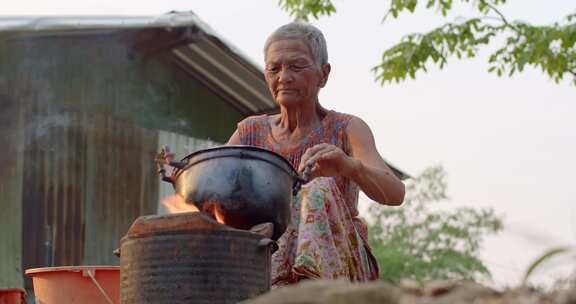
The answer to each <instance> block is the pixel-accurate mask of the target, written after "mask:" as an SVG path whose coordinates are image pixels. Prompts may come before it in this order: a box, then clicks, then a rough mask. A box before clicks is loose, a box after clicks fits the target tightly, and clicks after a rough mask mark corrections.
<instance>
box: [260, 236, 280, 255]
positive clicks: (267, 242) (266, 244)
mask: <svg viewBox="0 0 576 304" xmlns="http://www.w3.org/2000/svg"><path fill="white" fill-rule="evenodd" d="M266 248H270V253H274V252H276V250H278V244H277V243H276V242H274V241H273V240H271V239H269V238H263V239H261V240H260V241H258V249H266Z"/></svg>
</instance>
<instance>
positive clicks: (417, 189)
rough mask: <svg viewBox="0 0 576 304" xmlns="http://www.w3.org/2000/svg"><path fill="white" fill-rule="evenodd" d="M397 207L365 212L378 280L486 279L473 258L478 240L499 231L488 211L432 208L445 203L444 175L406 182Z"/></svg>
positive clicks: (432, 173)
mask: <svg viewBox="0 0 576 304" xmlns="http://www.w3.org/2000/svg"><path fill="white" fill-rule="evenodd" d="M406 190H407V191H406V198H405V200H404V204H403V205H402V207H398V208H391V207H386V206H380V205H376V204H374V205H372V206H371V207H370V215H371V216H372V217H373V218H371V219H370V221H369V222H370V224H369V229H370V235H369V238H370V240H369V241H370V244H371V246H372V248H373V252H374V255H375V257H376V259H377V260H378V264H379V265H380V278H381V279H382V280H385V281H389V282H392V283H398V282H400V280H402V279H411V280H416V281H419V282H422V281H426V280H439V279H441V280H443V279H454V280H460V279H465V280H478V279H481V278H482V277H488V276H489V275H490V273H489V271H488V269H487V268H486V266H485V265H484V264H483V263H482V261H481V260H480V259H479V257H478V252H479V250H480V245H481V243H482V238H483V237H484V236H486V235H488V234H493V233H496V232H498V231H500V230H501V229H502V221H501V219H500V218H499V217H498V216H496V215H495V214H494V211H493V210H491V209H475V208H469V207H459V208H457V209H453V210H442V209H441V208H437V207H438V206H437V204H436V205H434V204H433V203H434V202H439V201H443V200H446V199H447V196H446V181H445V172H444V170H443V169H442V167H440V166H437V167H431V168H429V169H426V170H424V171H423V172H422V173H421V174H420V175H419V176H418V177H416V178H414V179H412V180H410V181H408V183H407V185H406Z"/></svg>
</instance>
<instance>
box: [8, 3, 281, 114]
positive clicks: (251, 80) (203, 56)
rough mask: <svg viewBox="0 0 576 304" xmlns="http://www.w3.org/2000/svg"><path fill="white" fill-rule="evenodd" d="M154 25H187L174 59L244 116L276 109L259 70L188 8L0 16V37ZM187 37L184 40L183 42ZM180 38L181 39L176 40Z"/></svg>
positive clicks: (170, 28)
mask: <svg viewBox="0 0 576 304" xmlns="http://www.w3.org/2000/svg"><path fill="white" fill-rule="evenodd" d="M146 28H158V29H164V30H166V32H173V31H174V30H176V29H178V28H180V29H186V28H187V29H191V30H190V31H188V32H185V33H184V35H183V37H182V38H183V40H182V41H180V43H177V44H175V45H174V46H173V47H172V52H173V54H174V57H175V59H176V60H178V61H179V63H180V64H181V66H182V67H183V68H185V69H186V70H187V71H189V72H191V73H192V74H193V75H194V76H195V77H199V78H201V80H203V81H204V83H205V84H206V85H207V86H208V87H210V88H212V89H213V90H214V91H217V93H218V94H220V95H221V96H223V97H224V98H225V99H226V100H227V101H229V102H230V103H232V105H233V106H234V107H235V108H236V109H237V110H238V111H240V112H241V113H242V114H244V115H252V114H257V113H266V112H273V111H275V110H277V109H278V107H277V105H276V103H275V101H274V100H273V98H272V96H271V95H270V92H269V90H268V87H267V86H266V83H265V81H264V74H263V73H262V70H261V68H260V67H258V65H256V64H255V63H254V62H253V61H252V60H251V59H250V58H249V57H248V56H246V55H244V54H242V52H241V51H240V50H239V49H237V48H236V47H234V46H233V45H232V44H231V43H229V42H227V41H226V40H225V39H224V38H222V37H220V36H219V35H218V34H217V33H216V32H215V31H214V30H213V29H212V28H210V26H208V25H207V24H206V23H204V22H203V21H202V20H201V19H200V18H198V16H196V15H195V14H194V13H193V12H171V13H168V14H164V15H161V16H156V17H124V16H65V17H52V16H50V17H42V16H25V17H2V18H0V35H3V34H4V35H6V34H10V33H17V34H44V33H46V34H54V33H62V34H65V33H75V32H89V31H95V30H96V31H105V30H122V29H146ZM186 39H188V40H189V41H186ZM182 42H184V43H182Z"/></svg>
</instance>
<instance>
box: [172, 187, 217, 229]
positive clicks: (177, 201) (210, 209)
mask: <svg viewBox="0 0 576 304" xmlns="http://www.w3.org/2000/svg"><path fill="white" fill-rule="evenodd" d="M162 205H164V207H166V209H168V213H170V214H174V213H184V212H199V211H200V210H199V209H198V208H197V207H196V205H194V204H187V203H186V201H185V200H184V198H182V196H180V195H178V194H174V195H170V196H167V197H165V198H164V199H162ZM202 209H203V210H202V211H203V212H205V213H207V214H209V215H210V216H212V217H213V218H214V219H216V221H217V222H218V223H220V224H226V221H225V220H226V218H225V216H224V212H223V210H222V207H220V204H219V203H217V202H206V203H205V204H204V208H202Z"/></svg>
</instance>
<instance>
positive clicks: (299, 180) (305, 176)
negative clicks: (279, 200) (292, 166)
mask: <svg viewBox="0 0 576 304" xmlns="http://www.w3.org/2000/svg"><path fill="white" fill-rule="evenodd" d="M311 171H312V166H307V167H306V168H304V172H302V175H296V176H295V179H296V182H295V183H294V186H293V187H292V195H293V196H296V195H297V194H298V192H299V191H300V189H301V188H302V186H303V185H306V183H308V182H309V181H310V180H309V179H310V172H311Z"/></svg>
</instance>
